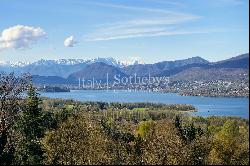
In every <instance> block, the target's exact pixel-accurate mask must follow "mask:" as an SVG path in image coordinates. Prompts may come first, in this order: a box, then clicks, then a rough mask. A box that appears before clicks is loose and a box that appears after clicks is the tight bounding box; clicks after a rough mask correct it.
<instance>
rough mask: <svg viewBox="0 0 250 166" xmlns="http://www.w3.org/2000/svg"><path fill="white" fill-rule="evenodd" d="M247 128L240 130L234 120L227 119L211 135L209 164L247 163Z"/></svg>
mask: <svg viewBox="0 0 250 166" xmlns="http://www.w3.org/2000/svg"><path fill="white" fill-rule="evenodd" d="M248 155H249V138H248V130H243V131H240V127H239V125H238V124H237V122H236V121H234V120H227V121H226V122H225V124H224V125H223V127H222V129H221V131H219V132H218V133H216V134H215V135H214V136H213V140H212V150H211V152H210V154H209V162H210V163H209V164H223V165H235V164H237V165H242V164H243V165H245V164H246V165H247V164H249V156H248Z"/></svg>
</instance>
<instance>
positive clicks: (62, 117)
mask: <svg viewBox="0 0 250 166" xmlns="http://www.w3.org/2000/svg"><path fill="white" fill-rule="evenodd" d="M24 92H27V95H25V94H24ZM193 109H194V108H193V107H192V106H188V105H162V104H150V103H133V104H129V103H127V104H126V103H124V104H121V103H110V104H108V103H101V102H86V103H81V102H76V101H72V100H60V99H46V98H43V99H41V98H39V95H38V94H37V93H36V90H35V88H34V87H33V86H32V84H30V81H29V79H28V77H26V76H20V77H16V76H15V75H14V74H13V73H12V74H1V75H0V163H1V165H13V164H22V165H24V164H31V165H35V164H62V165H72V164H74V165H76V164H77V165H78V164H79V165H80V164H81V165H90V164H91V165H96V164H112V165H115V164H116V165H117V164H118V165H122V164H124V165H125V164H130V165H141V164H143V165H144V164H145V165H146V164H150V165H151V164H164V165H170V164H172V165H179V164H188V165H201V164H211V165H213V164H214V165H218V164H219V165H248V164H249V156H248V155H249V136H248V135H249V121H248V120H246V119H241V118H233V117H208V118H203V117H191V116H188V115H187V114H185V113H183V111H186V110H193Z"/></svg>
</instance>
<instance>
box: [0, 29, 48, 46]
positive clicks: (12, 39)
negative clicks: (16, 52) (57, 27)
mask: <svg viewBox="0 0 250 166" xmlns="http://www.w3.org/2000/svg"><path fill="white" fill-rule="evenodd" d="M45 35H46V33H45V32H44V30H43V29H41V28H40V27H38V28H35V27H31V26H24V25H16V26H13V27H10V28H7V29H5V30H3V31H2V33H1V35H0V49H11V48H13V49H24V48H28V47H29V46H30V45H31V44H33V43H35V42H36V41H37V40H39V39H41V38H43V37H44V36H45Z"/></svg>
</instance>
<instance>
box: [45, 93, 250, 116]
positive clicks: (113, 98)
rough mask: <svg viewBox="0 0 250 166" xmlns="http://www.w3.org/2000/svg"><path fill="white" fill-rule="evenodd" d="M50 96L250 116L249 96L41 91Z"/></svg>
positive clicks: (199, 112) (223, 114)
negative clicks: (190, 107)
mask: <svg viewBox="0 0 250 166" xmlns="http://www.w3.org/2000/svg"><path fill="white" fill-rule="evenodd" d="M41 96H44V97H50V98H63V99H74V100H78V101H104V102H153V103H165V104H191V105H194V106H195V107H196V108H197V110H198V111H197V112H195V113H193V114H194V115H199V116H212V115H215V116H239V117H243V118H249V99H248V98H228V97H196V96H180V95H178V94H175V93H157V92H141V91H137V92H133V91H132V92H129V91H112V90H109V91H105V90H103V91H100V90H74V91H71V92H65V93H64V92H60V93H41Z"/></svg>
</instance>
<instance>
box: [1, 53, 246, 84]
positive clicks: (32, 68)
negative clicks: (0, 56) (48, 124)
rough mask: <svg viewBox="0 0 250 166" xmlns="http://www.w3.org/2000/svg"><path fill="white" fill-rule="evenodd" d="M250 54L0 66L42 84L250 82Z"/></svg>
mask: <svg viewBox="0 0 250 166" xmlns="http://www.w3.org/2000/svg"><path fill="white" fill-rule="evenodd" d="M248 70H249V53H246V54H242V55H239V56H236V57H233V58H230V59H226V60H223V61H219V62H213V63H211V62H209V61H207V60H205V59H203V58H201V57H192V58H188V59H184V60H176V61H163V62H158V63H155V64H139V63H138V61H137V62H134V63H132V64H130V65H128V64H125V63H123V62H121V61H119V60H116V59H114V58H97V59H93V60H81V59H67V60H66V59H62V60H57V61H56V60H40V61H37V62H34V63H31V64H23V63H20V64H19V65H18V64H16V65H10V64H9V65H8V64H2V65H1V64H0V71H5V72H11V71H14V72H15V73H26V72H29V73H31V74H32V75H34V81H35V82H37V83H40V84H47V83H48V84H64V83H76V82H77V80H78V79H79V78H83V77H84V78H86V79H92V78H93V77H94V78H95V79H100V80H104V79H106V75H107V73H108V74H109V76H110V78H113V77H114V75H120V76H121V77H123V76H131V75H134V74H136V75H137V76H139V77H142V76H148V74H150V75H151V76H169V77H171V78H173V80H188V81H194V80H198V81H199V80H214V79H215V80H218V79H228V80H235V79H248V74H249V72H248Z"/></svg>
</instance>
